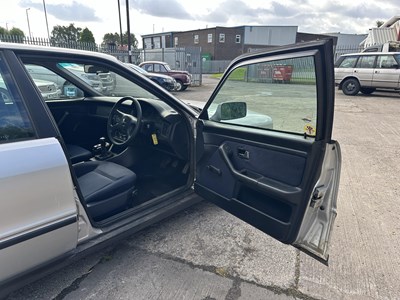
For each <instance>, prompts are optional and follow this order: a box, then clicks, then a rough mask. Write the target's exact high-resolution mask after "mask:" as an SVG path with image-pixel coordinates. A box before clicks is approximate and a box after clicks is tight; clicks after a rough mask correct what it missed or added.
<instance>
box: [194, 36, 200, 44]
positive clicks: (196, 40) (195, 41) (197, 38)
mask: <svg viewBox="0 0 400 300" xmlns="http://www.w3.org/2000/svg"><path fill="white" fill-rule="evenodd" d="M194 43H195V44H198V43H199V35H198V34H195V35H194Z"/></svg>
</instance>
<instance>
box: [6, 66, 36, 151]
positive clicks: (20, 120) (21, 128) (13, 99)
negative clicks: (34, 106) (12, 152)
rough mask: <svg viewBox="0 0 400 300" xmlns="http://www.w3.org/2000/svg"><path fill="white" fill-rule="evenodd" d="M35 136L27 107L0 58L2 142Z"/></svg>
mask: <svg viewBox="0 0 400 300" xmlns="http://www.w3.org/2000/svg"><path fill="white" fill-rule="evenodd" d="M11 87H14V88H11ZM34 136H35V133H34V130H33V127H32V124H31V122H30V119H29V117H28V114H27V112H26V109H25V107H24V105H23V103H22V101H21V98H20V97H19V95H18V94H17V92H16V88H15V84H14V83H13V82H12V79H11V76H9V75H8V73H7V72H6V70H5V68H4V62H3V60H2V59H1V58H0V143H7V142H13V141H18V140H23V139H29V138H33V137H34Z"/></svg>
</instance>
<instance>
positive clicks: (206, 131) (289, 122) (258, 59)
mask: <svg viewBox="0 0 400 300" xmlns="http://www.w3.org/2000/svg"><path fill="white" fill-rule="evenodd" d="M276 67H279V68H288V69H291V70H292V74H291V76H289V77H288V78H287V81H288V83H286V84H285V83H279V82H277V81H274V80H273V79H274V78H273V74H274V72H273V70H274V69H275V68H276ZM333 111H334V75H333V53H332V43H331V42H330V41H319V42H314V43H304V44H298V45H296V46H290V47H284V48H280V49H277V50H274V51H272V52H268V53H256V54H248V55H245V56H242V57H240V58H238V59H236V60H235V61H234V62H233V63H232V64H231V65H230V66H229V67H228V69H227V70H226V72H225V74H224V76H223V77H222V79H221V81H220V83H219V84H218V86H217V88H216V90H215V91H214V93H213V94H212V96H211V98H210V100H209V101H208V103H207V104H206V106H205V107H204V110H203V111H202V113H201V115H200V117H199V120H198V122H197V128H196V132H197V135H196V138H197V145H196V159H197V167H196V181H195V184H194V188H195V191H196V192H197V193H198V194H199V195H201V196H202V197H204V198H205V199H208V200H210V201H212V202H214V203H215V204H217V205H218V206H220V207H221V208H223V209H225V210H226V211H228V212H230V213H232V214H233V215H235V216H237V217H238V218H240V219H242V220H244V221H246V222H247V223H249V224H251V225H253V226H255V227H256V228H258V229H260V230H262V231H263V232H265V233H267V234H269V235H270V236H272V237H274V238H275V239H277V240H279V241H281V242H283V243H287V244H292V245H294V246H295V247H298V248H299V249H301V250H303V251H305V252H306V253H308V254H310V255H312V256H313V257H315V258H318V259H320V260H321V261H325V262H327V260H328V245H329V243H328V242H329V238H330V235H331V230H332V226H333V222H334V220H335V217H336V199H337V192H338V183H339V177H340V165H341V156H340V155H341V154H340V147H339V144H338V143H337V142H336V141H334V140H332V139H331V134H332V125H333Z"/></svg>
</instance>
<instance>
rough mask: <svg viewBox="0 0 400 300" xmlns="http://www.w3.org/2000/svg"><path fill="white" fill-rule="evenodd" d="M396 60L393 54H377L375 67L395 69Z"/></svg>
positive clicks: (396, 65)
mask: <svg viewBox="0 0 400 300" xmlns="http://www.w3.org/2000/svg"><path fill="white" fill-rule="evenodd" d="M398 66H399V65H398V64H397V61H396V60H395V58H394V57H393V55H379V56H378V61H377V63H376V67H377V68H380V69H396V68H398Z"/></svg>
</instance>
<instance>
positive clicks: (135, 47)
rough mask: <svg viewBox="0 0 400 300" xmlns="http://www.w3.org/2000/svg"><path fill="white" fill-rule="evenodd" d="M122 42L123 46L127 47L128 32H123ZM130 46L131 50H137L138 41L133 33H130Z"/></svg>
mask: <svg viewBox="0 0 400 300" xmlns="http://www.w3.org/2000/svg"><path fill="white" fill-rule="evenodd" d="M122 42H123V43H124V45H128V31H125V33H124V34H123V35H122ZM131 44H132V48H133V49H137V46H138V40H137V39H136V37H135V35H134V34H133V33H131Z"/></svg>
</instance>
